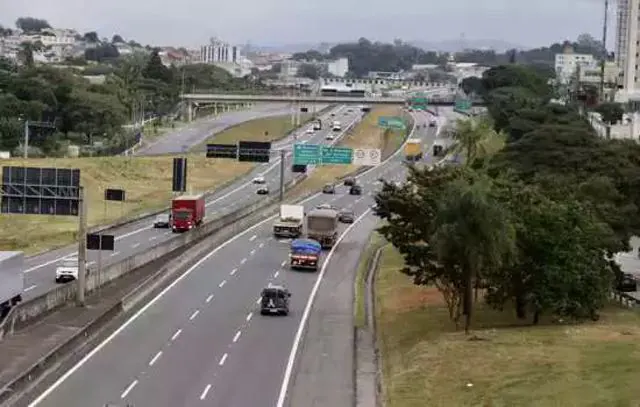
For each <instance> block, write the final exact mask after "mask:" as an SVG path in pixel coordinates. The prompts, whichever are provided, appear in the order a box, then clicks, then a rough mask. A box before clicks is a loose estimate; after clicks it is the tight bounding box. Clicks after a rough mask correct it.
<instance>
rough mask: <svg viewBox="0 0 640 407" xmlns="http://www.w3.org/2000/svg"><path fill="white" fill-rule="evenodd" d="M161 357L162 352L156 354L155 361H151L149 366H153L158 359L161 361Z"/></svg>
mask: <svg viewBox="0 0 640 407" xmlns="http://www.w3.org/2000/svg"><path fill="white" fill-rule="evenodd" d="M160 356H162V351H159V352H158V353H156V355H155V356H154V357H153V359H151V360H150V361H149V366H153V365H154V364H155V363H156V362H157V361H158V359H160Z"/></svg>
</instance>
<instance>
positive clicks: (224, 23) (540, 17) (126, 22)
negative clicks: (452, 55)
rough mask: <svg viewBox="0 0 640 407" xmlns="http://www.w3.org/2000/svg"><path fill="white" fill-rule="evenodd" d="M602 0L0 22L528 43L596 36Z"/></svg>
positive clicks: (141, 31)
mask: <svg viewBox="0 0 640 407" xmlns="http://www.w3.org/2000/svg"><path fill="white" fill-rule="evenodd" d="M603 4H604V0H535V1H525V0H446V1H438V0H435V1H434V0H392V1H390V0H384V1H383V0H271V1H269V0H266V1H265V0H240V1H229V0H223V1H221V0H178V1H175V0H171V1H170V0H137V1H131V0H107V1H95V0H94V1H86V0H24V1H18V0H0V23H2V24H4V25H7V26H9V25H11V26H12V25H13V23H14V21H15V20H16V18H17V17H20V16H31V17H38V18H44V19H46V20H48V21H49V22H50V23H51V24H52V25H53V26H54V27H64V28H75V29H77V30H78V31H81V32H86V31H98V33H99V34H100V36H103V37H105V36H106V37H111V36H112V35H113V34H114V33H119V34H121V35H122V36H123V37H124V38H125V39H135V40H136V41H138V42H141V43H144V44H153V45H185V46H195V45H199V44H202V43H205V42H207V40H208V39H209V37H212V36H217V37H220V38H221V39H225V40H227V41H230V42H234V43H245V42H247V41H251V43H253V44H256V45H258V44H264V45H267V44H269V45H270V44H295V43H307V42H322V41H326V42H337V41H344V40H352V39H357V38H359V37H367V38H369V39H376V40H382V41H388V40H392V39H393V38H402V39H404V40H424V41H442V40H451V39H457V38H460V37H461V35H462V34H463V33H464V36H465V37H466V38H467V39H469V40H471V39H474V40H486V39H490V40H496V39H500V40H504V41H508V42H510V43H514V44H517V45H522V46H527V47H533V46H539V45H547V44H549V43H552V42H556V41H560V40H563V39H565V38H567V39H574V38H575V37H577V35H578V34H580V33H583V32H588V33H591V34H593V35H594V36H597V37H598V38H599V37H601V35H602V28H601V27H602V17H603V9H604V6H603ZM392 7H393V8H392ZM614 9H615V8H614V7H611V10H614ZM610 14H613V13H610ZM611 21H612V22H613V21H615V19H614V18H613V16H612V18H611ZM611 25H612V28H614V27H613V24H611ZM613 32H614V31H613V29H612V30H610V36H609V37H610V38H613V35H612V33H613ZM608 42H611V41H608Z"/></svg>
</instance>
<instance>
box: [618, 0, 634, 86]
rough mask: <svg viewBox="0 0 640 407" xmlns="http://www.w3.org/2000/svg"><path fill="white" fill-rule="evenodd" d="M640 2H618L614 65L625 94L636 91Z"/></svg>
mask: <svg viewBox="0 0 640 407" xmlns="http://www.w3.org/2000/svg"><path fill="white" fill-rule="evenodd" d="M639 11H640V0H618V14H617V19H616V20H617V27H616V38H615V40H616V45H615V46H616V64H617V65H618V68H619V69H620V71H621V74H620V79H621V80H620V85H621V87H622V89H623V91H624V93H626V94H630V93H634V92H636V91H637V90H638V77H639V75H638V60H639V59H640V41H639V40H640V37H639V36H638V18H639V15H640V13H639Z"/></svg>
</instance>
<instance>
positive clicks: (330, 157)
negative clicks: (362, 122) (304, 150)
mask: <svg viewBox="0 0 640 407" xmlns="http://www.w3.org/2000/svg"><path fill="white" fill-rule="evenodd" d="M321 151H322V154H321V157H320V160H321V162H322V164H351V162H352V161H353V150H352V149H350V148H346V147H323V148H322V150H321Z"/></svg>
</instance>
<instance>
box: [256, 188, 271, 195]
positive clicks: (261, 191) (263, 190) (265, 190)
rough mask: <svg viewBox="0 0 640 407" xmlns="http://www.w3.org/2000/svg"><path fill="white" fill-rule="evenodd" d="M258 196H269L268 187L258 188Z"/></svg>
mask: <svg viewBox="0 0 640 407" xmlns="http://www.w3.org/2000/svg"><path fill="white" fill-rule="evenodd" d="M256 194H258V195H269V188H267V187H260V188H258V190H257V191H256Z"/></svg>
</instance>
